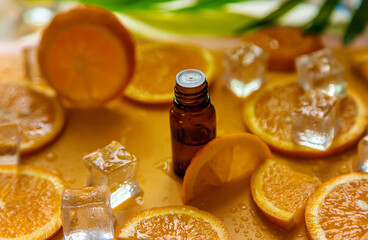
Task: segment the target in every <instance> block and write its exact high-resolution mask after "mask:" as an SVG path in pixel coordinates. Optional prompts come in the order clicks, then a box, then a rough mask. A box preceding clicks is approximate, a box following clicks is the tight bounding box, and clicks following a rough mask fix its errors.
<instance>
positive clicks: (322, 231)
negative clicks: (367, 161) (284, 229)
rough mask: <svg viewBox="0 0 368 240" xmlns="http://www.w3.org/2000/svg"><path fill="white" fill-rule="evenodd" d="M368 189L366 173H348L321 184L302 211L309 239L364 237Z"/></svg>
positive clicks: (353, 239)
mask: <svg viewBox="0 0 368 240" xmlns="http://www.w3.org/2000/svg"><path fill="white" fill-rule="evenodd" d="M367 192H368V174H367V173H350V174H346V175H342V176H339V177H336V178H333V179H331V180H329V181H327V182H325V183H323V184H322V185H321V186H320V187H319V188H318V189H317V190H316V191H315V193H313V195H312V196H311V198H310V199H309V200H308V203H307V207H306V210H305V222H306V225H307V230H308V234H309V236H310V238H311V239H313V240H317V239H318V240H328V239H351V240H359V239H366V238H367V232H368V194H367Z"/></svg>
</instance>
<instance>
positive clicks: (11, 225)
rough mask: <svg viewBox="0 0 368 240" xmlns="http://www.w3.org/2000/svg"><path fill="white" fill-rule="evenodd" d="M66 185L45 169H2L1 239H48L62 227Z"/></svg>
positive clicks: (19, 166)
mask: <svg viewBox="0 0 368 240" xmlns="http://www.w3.org/2000/svg"><path fill="white" fill-rule="evenodd" d="M64 189H65V183H64V181H63V180H61V179H60V178H58V177H57V176H54V175H52V174H51V173H48V172H46V171H44V170H42V169H38V168H34V167H30V166H21V165H18V166H17V165H1V166H0V222H1V224H0V239H14V240H15V239H17V240H21V239H24V240H25V239H27V240H33V239H47V238H49V237H50V236H52V235H53V234H54V233H55V232H56V231H58V230H59V229H60V227H61V219H60V204H61V193H62V191H63V190H64Z"/></svg>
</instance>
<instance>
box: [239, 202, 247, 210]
mask: <svg viewBox="0 0 368 240" xmlns="http://www.w3.org/2000/svg"><path fill="white" fill-rule="evenodd" d="M239 207H240V209H241V210H245V209H247V205H245V204H244V203H242V204H240V205H239Z"/></svg>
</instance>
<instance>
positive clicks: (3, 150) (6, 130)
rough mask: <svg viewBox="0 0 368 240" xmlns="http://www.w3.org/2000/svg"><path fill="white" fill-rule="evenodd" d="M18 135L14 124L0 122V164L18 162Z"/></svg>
mask: <svg viewBox="0 0 368 240" xmlns="http://www.w3.org/2000/svg"><path fill="white" fill-rule="evenodd" d="M19 149H20V136H19V132H18V126H17V125H16V124H11V123H10V124H0V165H14V164H18V162H19Z"/></svg>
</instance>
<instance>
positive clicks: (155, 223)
mask: <svg viewBox="0 0 368 240" xmlns="http://www.w3.org/2000/svg"><path fill="white" fill-rule="evenodd" d="M117 236H118V238H120V239H141V240H151V239H211V240H230V239H231V238H230V234H229V232H228V230H227V229H226V228H225V226H224V225H223V223H222V222H221V221H220V220H219V219H217V218H216V217H215V216H213V215H212V214H209V213H208V212H205V211H201V210H198V209H196V208H194V207H189V206H174V207H160V208H152V209H148V210H145V211H143V212H141V213H139V214H137V215H135V216H133V217H131V218H130V219H128V220H127V222H126V223H125V225H124V226H123V227H121V228H120V229H118V230H117Z"/></svg>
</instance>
